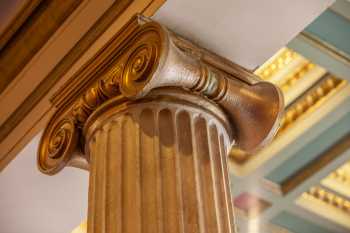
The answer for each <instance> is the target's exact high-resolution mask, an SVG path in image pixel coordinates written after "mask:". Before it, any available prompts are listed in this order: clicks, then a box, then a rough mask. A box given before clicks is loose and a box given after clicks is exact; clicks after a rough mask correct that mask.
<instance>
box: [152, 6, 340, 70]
mask: <svg viewBox="0 0 350 233" xmlns="http://www.w3.org/2000/svg"><path fill="white" fill-rule="evenodd" d="M333 2H334V0H308V1H305V0H293V1H290V0H264V1H258V0H234V1H233V0H220V1H210V0H207V1H204V0H191V1H188V0H170V1H167V2H166V4H164V5H163V6H162V7H161V9H160V10H159V11H158V12H157V13H156V15H155V16H154V19H156V20H159V21H160V22H162V23H164V24H165V25H167V26H168V27H170V28H171V29H173V30H174V31H176V32H178V33H180V34H181V35H184V36H186V37H188V38H190V39H191V40H193V41H196V42H198V43H199V44H200V45H202V46H205V47H206V48H208V49H210V50H212V51H214V52H216V53H218V54H220V55H222V56H225V57H226V58H229V59H230V60H232V61H234V62H236V63H238V64H240V65H242V66H244V67H246V68H248V69H254V68H256V67H257V66H259V65H261V64H262V63H263V62H264V61H266V60H267V59H268V58H270V57H271V56H272V55H273V54H274V53H275V52H277V51H278V50H279V49H280V48H281V47H283V46H284V45H286V44H287V43H288V42H289V41H290V40H291V39H293V37H295V36H296V35H297V34H298V33H299V32H300V31H302V30H303V29H304V28H305V26H306V25H308V24H309V23H311V22H312V21H313V20H314V19H315V18H316V17H317V16H318V15H319V14H320V13H321V12H322V11H324V10H325V9H326V8H327V7H328V6H330V5H331V4H332V3H333Z"/></svg>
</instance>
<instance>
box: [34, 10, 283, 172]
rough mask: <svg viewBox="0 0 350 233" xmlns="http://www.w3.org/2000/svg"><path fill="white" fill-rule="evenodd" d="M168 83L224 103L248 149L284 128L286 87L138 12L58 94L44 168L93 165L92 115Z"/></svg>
mask: <svg viewBox="0 0 350 233" xmlns="http://www.w3.org/2000/svg"><path fill="white" fill-rule="evenodd" d="M161 87H179V88H183V89H185V90H187V91H191V92H196V93H198V94H200V95H202V96H205V97H207V98H208V99H209V101H212V102H214V103H216V104H217V105H218V106H219V107H221V108H222V109H223V111H224V112H225V113H226V114H227V117H228V119H230V124H231V127H232V128H234V129H235V130H234V132H235V135H234V141H235V145H236V146H238V147H239V148H240V149H242V150H246V151H250V152H251V151H254V150H257V149H258V148H259V147H261V146H263V145H264V144H266V143H267V142H268V141H270V140H271V139H272V137H273V136H274V134H275V133H276V130H277V127H278V125H279V119H280V116H281V113H282V109H283V98H282V96H281V92H280V91H279V89H278V88H276V87H275V86H273V85H272V84H270V83H267V82H262V81H260V80H259V79H258V78H257V77H256V76H255V75H253V74H252V73H251V72H249V71H247V70H245V69H243V68H242V67H240V66H238V65H236V64H233V63H232V62H230V61H228V60H226V59H224V58H222V57H219V56H217V55H215V54H213V53H211V52H209V51H207V50H205V49H203V48H200V47H198V46H197V45H194V44H193V43H191V42H189V41H187V40H185V39H183V38H181V37H180V36H178V35H176V34H175V33H173V32H171V31H169V30H167V29H166V28H164V27H163V26H161V25H160V24H158V23H156V22H153V21H150V20H148V19H145V18H142V17H139V16H138V17H135V18H134V19H133V20H131V21H130V22H129V23H128V24H127V25H126V26H124V28H123V29H122V30H121V31H120V32H119V33H118V34H117V35H116V36H115V37H114V38H113V39H112V40H111V41H110V42H109V43H108V44H107V45H106V46H105V47H104V48H103V49H102V50H101V51H100V52H99V53H98V54H97V55H96V56H94V57H93V58H92V59H91V60H90V61H89V62H88V63H87V64H86V65H85V66H84V67H82V69H80V70H79V71H78V72H77V73H76V74H75V75H74V76H73V77H72V78H71V80H70V81H69V82H67V84H66V85H64V86H63V87H62V88H61V89H60V90H59V91H58V93H57V94H56V95H55V96H54V97H53V99H52V101H53V104H54V105H55V106H56V107H57V109H58V111H57V112H56V113H55V114H54V116H53V117H52V119H51V120H50V122H49V123H48V125H47V127H46V128H45V131H44V133H43V136H42V139H41V142H40V148H39V155H38V165H39V168H40V170H41V171H42V172H44V173H47V174H54V173H56V172H58V171H59V170H61V169H62V168H63V167H64V166H66V165H71V166H78V167H86V166H87V163H86V162H84V151H83V148H84V137H83V128H84V125H85V123H86V122H87V120H88V118H89V117H90V116H91V114H92V113H93V112H94V111H96V110H98V109H99V108H100V107H101V106H102V105H103V104H105V103H106V102H108V101H112V99H113V101H114V102H116V100H117V102H118V103H119V104H123V103H125V102H126V101H133V100H138V99H141V98H143V97H145V96H147V95H148V93H150V92H151V91H152V90H154V89H156V88H161Z"/></svg>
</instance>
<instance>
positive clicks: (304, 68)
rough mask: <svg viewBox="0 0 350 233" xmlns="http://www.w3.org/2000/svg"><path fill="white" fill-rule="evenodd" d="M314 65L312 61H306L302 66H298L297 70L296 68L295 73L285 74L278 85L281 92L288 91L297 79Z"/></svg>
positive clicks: (303, 75)
mask: <svg viewBox="0 0 350 233" xmlns="http://www.w3.org/2000/svg"><path fill="white" fill-rule="evenodd" d="M315 67H316V66H315V64H313V63H310V62H308V63H306V64H305V65H303V66H302V67H300V68H299V69H298V70H296V72H295V73H293V74H292V75H289V76H287V78H286V79H285V80H283V81H282V82H281V84H279V85H278V86H279V87H280V88H281V90H282V92H283V93H284V92H286V91H288V90H289V89H290V88H291V87H292V86H293V85H294V84H295V83H296V82H297V81H298V80H300V79H301V78H303V77H305V74H306V73H307V72H309V71H310V70H312V69H314V68H315Z"/></svg>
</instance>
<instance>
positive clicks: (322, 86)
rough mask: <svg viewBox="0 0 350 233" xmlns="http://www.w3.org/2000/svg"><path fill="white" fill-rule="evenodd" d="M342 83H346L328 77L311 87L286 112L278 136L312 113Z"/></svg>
mask: <svg viewBox="0 0 350 233" xmlns="http://www.w3.org/2000/svg"><path fill="white" fill-rule="evenodd" d="M344 83H346V81H345V80H342V79H339V78H336V77H334V76H328V77H326V78H325V79H323V80H322V81H321V82H319V83H318V85H316V86H315V87H313V88H312V89H311V90H310V91H309V92H308V93H307V94H306V95H304V96H302V97H301V98H300V99H299V100H297V101H296V102H295V103H294V104H292V105H291V106H290V107H289V108H288V109H287V110H286V113H285V115H284V117H283V118H282V121H281V127H280V129H279V131H278V134H281V133H282V132H283V131H284V130H286V129H287V128H288V127H290V126H291V125H292V124H293V123H294V122H295V121H297V120H298V119H299V118H300V117H301V116H303V115H304V114H305V113H307V112H309V111H312V110H313V109H314V108H315V107H316V106H317V105H318V104H319V103H320V102H321V101H323V100H324V99H326V98H327V97H328V96H329V94H330V93H333V92H334V91H335V90H337V89H338V87H340V86H341V84H344ZM278 134H277V135H278Z"/></svg>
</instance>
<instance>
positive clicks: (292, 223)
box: [271, 212, 333, 233]
mask: <svg viewBox="0 0 350 233" xmlns="http://www.w3.org/2000/svg"><path fill="white" fill-rule="evenodd" d="M271 222H272V223H273V224H275V225H278V226H280V227H282V228H285V229H288V230H289V231H291V232H294V233H333V232H330V231H328V230H326V229H324V228H322V227H320V226H318V225H315V224H313V223H312V222H309V221H307V220H305V219H302V218H300V217H298V216H296V215H294V214H291V213H288V212H282V213H280V214H278V215H277V216H276V217H274V218H273V219H272V220H271Z"/></svg>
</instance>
